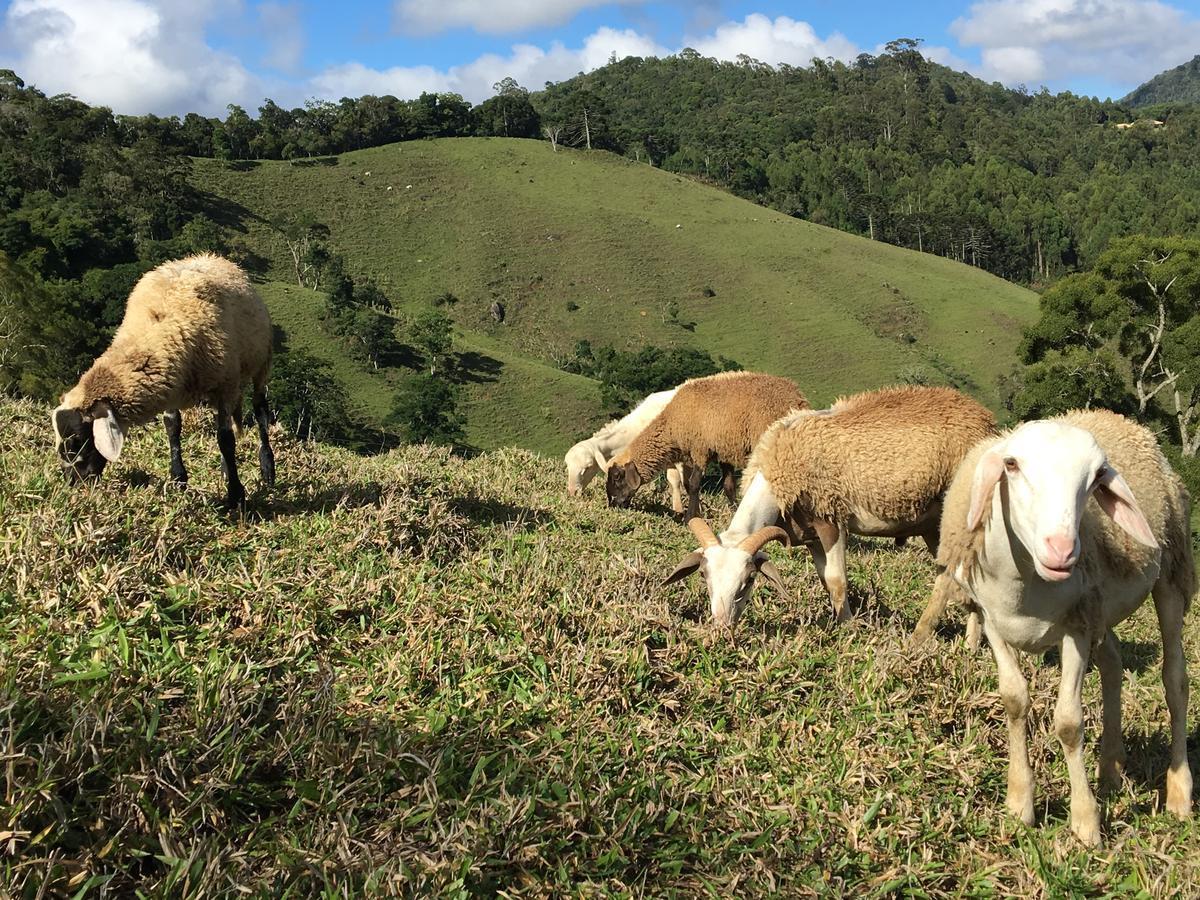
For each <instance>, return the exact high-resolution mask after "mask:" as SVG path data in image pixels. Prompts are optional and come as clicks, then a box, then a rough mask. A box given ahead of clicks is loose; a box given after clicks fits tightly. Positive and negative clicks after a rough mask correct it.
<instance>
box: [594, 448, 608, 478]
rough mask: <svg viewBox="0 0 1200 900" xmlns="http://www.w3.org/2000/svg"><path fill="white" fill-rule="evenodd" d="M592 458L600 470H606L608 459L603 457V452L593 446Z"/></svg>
mask: <svg viewBox="0 0 1200 900" xmlns="http://www.w3.org/2000/svg"><path fill="white" fill-rule="evenodd" d="M592 458H593V459H594V460H595V461H596V465H598V466H599V467H600V471H601V472H607V471H608V460H607V459H605V458H604V454H603V453H601V452H600V451H599V450H597V449H596V448H595V447H593V448H592Z"/></svg>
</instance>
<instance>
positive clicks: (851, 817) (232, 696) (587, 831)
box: [0, 151, 1200, 897]
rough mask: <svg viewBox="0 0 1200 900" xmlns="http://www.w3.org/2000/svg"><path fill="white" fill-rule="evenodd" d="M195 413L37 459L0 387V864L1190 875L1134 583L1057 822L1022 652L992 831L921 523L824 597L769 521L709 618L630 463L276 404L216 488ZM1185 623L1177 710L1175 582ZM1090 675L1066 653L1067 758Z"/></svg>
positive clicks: (702, 875) (3, 877) (350, 884)
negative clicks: (623, 501) (307, 416)
mask: <svg viewBox="0 0 1200 900" xmlns="http://www.w3.org/2000/svg"><path fill="white" fill-rule="evenodd" d="M406 152H407V151H406ZM209 430H210V426H209V421H208V416H207V414H206V415H205V416H204V418H203V420H202V421H198V417H197V416H196V415H193V414H189V415H188V416H187V417H186V422H185V440H184V451H185V455H186V458H187V460H188V462H189V467H190V471H191V475H192V482H191V487H190V488H189V489H187V490H186V491H180V490H177V489H173V488H170V487H165V486H164V484H163V479H164V476H165V474H166V459H167V455H166V440H165V438H164V437H163V435H162V433H161V430H159V429H143V430H139V431H137V432H135V433H134V434H133V435H132V436H131V438H130V440H129V442H128V444H127V449H126V456H125V457H123V458H122V460H121V462H120V463H119V464H117V465H114V466H113V467H111V469H110V471H109V472H108V473H107V474H106V477H105V479H104V480H103V481H102V482H101V483H100V484H99V485H97V486H94V487H90V488H83V489H77V490H72V489H70V488H69V487H68V486H67V485H66V484H65V483H64V482H63V480H62V478H61V476H60V473H59V471H58V465H57V462H56V460H55V458H54V456H53V450H52V437H51V432H50V428H49V423H48V420H47V415H46V410H45V409H44V408H43V407H41V406H37V405H33V404H28V403H13V402H10V401H0V633H2V634H3V635H4V638H3V649H2V652H0V756H2V757H3V763H2V765H0V784H2V788H3V790H2V794H0V886H3V887H4V888H6V889H7V891H8V892H9V893H11V894H12V895H13V896H17V897H26V896H28V897H34V896H39V895H42V894H41V893H40V892H45V893H44V895H47V896H51V895H64V896H69V895H80V896H86V895H98V896H99V895H103V894H104V892H107V895H109V896H128V895H132V894H134V893H135V892H137V893H141V894H144V895H147V896H164V897H165V896H171V897H192V896H223V895H233V894H235V893H247V894H251V895H270V896H282V897H311V896H328V897H340V896H357V895H363V894H367V895H371V894H377V895H382V894H392V895H394V894H401V895H414V896H429V895H437V896H469V895H486V896H497V895H498V896H513V897H516V896H522V897H525V896H529V897H539V896H564V895H566V896H583V897H602V896H629V895H633V896H655V897H660V896H696V895H702V896H714V897H725V896H761V895H764V894H768V893H780V894H786V895H791V896H804V895H843V894H849V893H854V894H856V895H860V896H890V895H893V894H896V893H901V892H903V893H907V894H912V895H918V896H931V897H958V896H992V895H1011V896H1047V895H1051V896H1064V895H1092V894H1097V895H1105V896H1130V897H1138V896H1169V895H1179V896H1195V895H1196V894H1197V893H1200V828H1198V826H1197V824H1196V822H1195V821H1192V822H1186V823H1180V822H1177V821H1175V820H1174V819H1173V818H1170V817H1168V816H1165V815H1160V814H1158V808H1159V805H1160V791H1161V788H1162V784H1163V778H1164V770H1165V764H1166V735H1167V725H1166V721H1167V716H1166V707H1165V703H1164V700H1163V694H1162V687H1161V684H1160V681H1159V675H1158V663H1159V652H1158V648H1157V645H1156V641H1157V628H1156V625H1155V623H1154V618H1153V612H1152V609H1151V608H1149V607H1145V608H1143V610H1142V611H1141V612H1139V613H1138V614H1137V615H1136V616H1135V617H1134V619H1133V620H1131V621H1130V622H1128V623H1126V624H1125V626H1123V627H1122V629H1121V630H1120V636H1121V638H1122V642H1123V655H1124V660H1125V666H1126V670H1127V671H1126V674H1125V693H1124V712H1125V729H1124V730H1125V735H1126V741H1127V743H1128V746H1129V750H1130V759H1129V765H1128V769H1127V777H1126V779H1125V782H1124V784H1123V785H1122V786H1121V787H1120V789H1119V790H1118V791H1117V792H1116V793H1115V795H1113V796H1112V797H1110V798H1109V799H1108V800H1107V802H1106V803H1105V806H1104V823H1105V837H1106V841H1107V844H1106V847H1105V849H1104V850H1102V851H1098V852H1089V851H1086V850H1084V849H1083V848H1082V847H1081V846H1079V845H1078V844H1077V843H1076V842H1075V841H1074V839H1073V838H1072V836H1071V834H1070V831H1069V829H1068V827H1067V825H1066V813H1067V797H1068V786H1067V779H1066V770H1065V766H1064V765H1063V763H1062V760H1061V754H1060V751H1059V748H1058V744H1057V741H1056V740H1055V739H1054V737H1053V735H1052V734H1051V733H1050V727H1049V723H1050V718H1051V711H1052V706H1053V696H1054V690H1055V686H1056V683H1057V671H1056V666H1055V663H1054V661H1053V659H1050V660H1046V661H1037V668H1038V674H1037V675H1036V676H1035V677H1034V679H1033V680H1032V682H1031V685H1030V687H1031V694H1032V697H1033V701H1034V713H1033V716H1032V718H1031V721H1032V741H1031V758H1032V760H1033V764H1034V766H1035V769H1036V772H1037V777H1038V782H1037V818H1038V823H1039V824H1038V827H1036V828H1034V829H1027V828H1025V827H1024V826H1022V825H1020V824H1018V823H1016V822H1014V821H1012V820H1010V819H1008V818H1007V817H1006V814H1005V812H1004V808H1003V794H1004V785H1005V773H1006V741H1005V731H1004V727H1003V710H1002V708H1001V705H1000V702H999V699H998V696H997V694H996V680H995V666H994V663H993V662H992V660H991V659H990V658H989V656H988V655H987V654H986V652H981V653H979V654H977V655H971V654H968V653H967V652H966V651H965V650H964V648H963V646H962V641H961V628H960V626H959V624H958V623H959V622H960V621H961V617H960V616H959V615H958V614H957V613H956V612H952V614H951V615H950V617H949V619H948V621H947V624H946V626H945V627H944V628H943V632H942V634H941V635H940V639H939V640H938V641H936V642H931V644H930V645H928V646H926V647H923V648H921V649H919V650H917V651H912V650H910V649H908V648H907V646H906V643H905V638H906V635H907V632H908V631H909V630H910V629H911V627H912V625H913V624H914V623H915V621H916V619H917V617H918V616H919V615H920V612H921V610H922V608H923V605H924V602H925V599H926V597H927V596H928V591H929V588H930V585H931V582H932V578H933V572H934V569H933V565H932V562H931V560H930V559H929V558H928V556H927V554H926V553H925V551H924V549H923V548H919V547H918V546H916V545H912V544H910V545H909V546H908V547H905V548H903V549H899V550H898V549H896V548H894V547H893V546H892V545H891V543H890V542H872V541H860V542H857V543H855V544H854V545H853V546H852V549H851V552H850V554H849V567H850V568H849V577H850V582H851V602H852V605H853V607H854V611H855V616H854V618H853V620H852V621H851V622H849V623H848V624H847V625H845V626H841V627H838V626H837V625H835V623H834V622H833V621H832V616H831V613H830V610H829V608H828V603H827V601H826V599H825V597H824V594H823V592H822V591H821V589H820V587H819V584H818V582H817V580H816V577H815V574H814V572H813V569H812V565H811V562H810V561H809V560H808V559H807V558H806V555H805V554H804V553H803V552H802V551H800V550H791V551H789V550H785V549H783V548H780V547H778V545H773V546H772V548H771V550H770V553H771V556H772V558H773V559H774V560H775V561H776V562H777V564H778V566H779V568H780V570H781V572H782V574H783V576H784V578H785V579H786V580H787V581H788V583H789V584H790V585H791V586H792V588H793V590H794V592H795V593H796V594H797V597H798V599H799V601H800V602H799V604H798V605H794V606H793V605H788V604H783V603H781V602H779V601H777V600H776V599H775V597H774V596H773V595H772V593H771V592H770V590H769V589H768V588H766V587H760V588H759V589H758V590H757V592H756V597H755V601H754V602H753V604H752V606H751V608H750V609H749V611H748V613H747V615H746V616H745V617H744V618H743V621H742V623H741V625H740V627H739V629H738V631H737V633H736V637H735V639H732V640H731V639H730V638H729V637H728V636H727V635H725V634H723V633H720V632H718V631H716V630H715V629H713V627H712V626H711V625H710V624H709V623H708V621H707V619H708V607H707V600H706V598H705V596H704V592H703V588H702V587H700V586H699V585H698V584H697V583H696V582H695V581H694V580H693V581H691V582H689V583H687V584H685V585H673V586H671V587H669V588H661V587H660V586H659V584H660V582H661V580H662V577H663V576H664V575H665V574H666V573H667V572H668V571H670V569H671V568H672V567H673V566H674V564H675V563H676V562H677V561H678V559H679V558H680V557H681V556H683V555H684V554H685V553H686V552H688V551H689V550H690V549H692V543H691V537H690V535H689V534H688V533H687V532H686V531H685V530H684V529H683V528H682V527H681V526H680V525H679V524H678V523H677V522H675V521H673V520H672V519H671V517H670V516H669V514H668V513H667V508H666V498H665V491H664V492H660V493H657V494H654V493H650V492H643V493H642V494H640V495H639V496H638V498H637V500H635V503H634V509H632V510H630V511H616V510H609V509H607V508H606V507H605V505H604V500H603V492H602V490H601V487H600V485H599V484H594V485H593V486H592V487H591V490H590V491H589V493H588V494H587V495H586V496H585V497H584V498H581V499H573V498H569V497H567V496H566V495H565V492H564V491H563V471H562V467H561V465H560V463H559V461H558V460H556V459H554V460H552V459H548V458H546V457H541V456H537V455H535V454H533V453H531V452H528V451H525V450H515V449H505V450H497V451H492V452H487V453H483V454H481V455H479V456H476V457H474V458H470V459H463V458H459V457H455V456H451V455H450V454H449V453H448V452H447V451H445V450H441V449H431V448H427V447H420V446H414V447H406V448H402V449H399V450H394V451H391V452H388V453H386V454H382V455H379V456H376V457H370V458H367V457H360V456H356V455H354V454H352V453H350V452H348V451H344V450H340V449H334V448H328V447H323V446H312V445H302V444H299V443H296V442H294V441H290V440H288V439H287V438H285V437H284V436H283V435H282V434H280V435H279V436H278V437H277V450H276V452H277V454H278V459H279V484H278V486H277V488H276V490H275V491H274V492H273V493H272V494H271V495H269V496H262V495H261V494H259V493H258V492H257V490H256V487H257V482H256V475H255V474H254V472H253V469H252V467H247V477H246V486H247V490H248V491H249V492H250V514H249V515H247V516H246V518H245V519H230V518H229V517H228V515H227V514H225V513H224V512H222V511H221V510H220V508H219V506H218V500H219V498H220V495H221V491H222V481H221V475H220V471H219V461H218V460H219V457H218V455H217V453H216V448H215V446H214V442H213V440H212V438H211V436H210V435H209V433H208V432H209ZM201 431H202V432H203V433H201ZM239 446H240V452H241V455H242V458H243V459H244V460H249V459H250V458H251V456H250V453H251V451H252V447H253V438H252V437H251V436H250V435H249V434H246V435H243V437H242V440H241V442H240V445H239ZM705 502H706V510H707V511H708V513H709V514H710V518H711V519H713V520H715V521H716V522H717V523H718V524H724V522H725V521H726V520H727V518H728V515H729V511H728V508H727V506H726V504H725V500H724V498H723V497H721V496H720V495H718V494H715V493H712V494H709V495H707V496H706V498H705ZM1185 652H1186V654H1187V657H1188V659H1189V662H1190V667H1191V670H1190V674H1191V684H1192V696H1193V702H1192V714H1191V721H1192V722H1193V723H1196V722H1200V713H1197V711H1196V710H1197V708H1198V704H1197V702H1196V699H1195V698H1196V696H1197V695H1198V694H1200V690H1198V687H1200V626H1198V625H1197V623H1196V616H1195V614H1194V613H1193V615H1192V616H1191V617H1190V619H1189V622H1188V627H1187V630H1186V632H1185ZM1027 663H1028V665H1027V668H1029V669H1032V668H1033V667H1034V663H1033V661H1027ZM1098 694H1099V685H1098V679H1097V677H1096V675H1095V674H1094V673H1093V674H1091V675H1089V677H1088V681H1087V685H1086V692H1085V704H1086V711H1087V719H1086V721H1087V742H1088V747H1089V759H1091V758H1092V755H1091V750H1092V748H1094V745H1095V742H1096V740H1097V739H1098ZM1193 734H1194V735H1195V734H1196V730H1195V728H1194V730H1193ZM1192 764H1193V767H1194V768H1195V767H1196V764H1197V758H1196V753H1195V748H1194V744H1193V757H1192Z"/></svg>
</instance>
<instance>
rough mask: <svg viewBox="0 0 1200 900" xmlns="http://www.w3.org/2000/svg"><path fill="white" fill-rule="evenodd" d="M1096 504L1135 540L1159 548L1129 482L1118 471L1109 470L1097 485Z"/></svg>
mask: <svg viewBox="0 0 1200 900" xmlns="http://www.w3.org/2000/svg"><path fill="white" fill-rule="evenodd" d="M1095 496H1096V502H1097V503H1099V504H1100V508H1101V509H1102V510H1104V511H1105V512H1106V513H1107V514H1108V515H1109V517H1110V518H1111V519H1112V520H1113V521H1114V522H1116V523H1117V524H1118V525H1120V526H1121V527H1122V528H1123V529H1125V530H1126V531H1127V532H1129V533H1130V534H1131V535H1132V536H1133V538H1134V540H1136V541H1138V542H1139V543H1142V544H1145V545H1146V546H1147V547H1157V546H1158V541H1157V540H1156V539H1155V537H1154V532H1153V531H1151V530H1150V523H1149V522H1147V521H1146V516H1145V514H1144V513H1143V512H1142V508H1141V507H1140V506H1138V503H1137V500H1136V499H1135V498H1134V496H1133V491H1131V490H1130V489H1129V482H1127V481H1126V480H1125V479H1124V478H1122V477H1121V473H1120V472H1118V471H1117V470H1116V469H1111V468H1110V469H1109V470H1108V471H1107V472H1106V473H1105V474H1104V476H1103V477H1101V479H1100V481H1099V483H1098V484H1097V485H1096V494H1095Z"/></svg>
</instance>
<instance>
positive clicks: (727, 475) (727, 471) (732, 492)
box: [721, 463, 737, 509]
mask: <svg viewBox="0 0 1200 900" xmlns="http://www.w3.org/2000/svg"><path fill="white" fill-rule="evenodd" d="M721 487H723V488H724V489H725V496H726V497H727V498H728V499H729V505H730V506H732V507H733V508H734V509H737V479H736V478H734V477H733V466H731V465H729V463H721Z"/></svg>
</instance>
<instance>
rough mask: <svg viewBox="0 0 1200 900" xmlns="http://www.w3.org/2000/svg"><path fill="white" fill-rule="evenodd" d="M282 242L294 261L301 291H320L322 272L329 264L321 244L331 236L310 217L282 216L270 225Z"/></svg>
mask: <svg viewBox="0 0 1200 900" xmlns="http://www.w3.org/2000/svg"><path fill="white" fill-rule="evenodd" d="M271 225H272V227H273V228H274V229H275V231H276V232H277V233H278V234H279V236H280V237H281V238H283V242H284V244H286V245H287V249H288V253H289V254H291V257H292V270H293V272H294V273H295V275H296V284H297V285H298V286H299V287H308V288H311V289H312V290H316V289H317V285H318V284H319V283H320V276H321V268H322V265H323V264H324V263H325V261H326V255H325V253H324V249H323V248H322V249H321V250H320V251H318V250H317V247H318V245H320V243H321V241H322V240H324V239H325V238H327V237H328V236H329V229H328V228H327V227H326V226H324V225H322V224H321V223H320V222H318V221H317V220H316V219H315V218H314V217H313V215H312V214H311V213H308V212H303V213H300V214H299V215H296V216H282V217H280V218H278V219H276V220H275V221H273V222H272V223H271Z"/></svg>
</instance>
